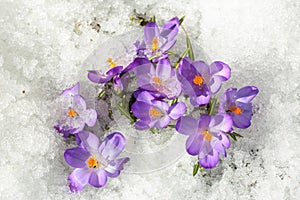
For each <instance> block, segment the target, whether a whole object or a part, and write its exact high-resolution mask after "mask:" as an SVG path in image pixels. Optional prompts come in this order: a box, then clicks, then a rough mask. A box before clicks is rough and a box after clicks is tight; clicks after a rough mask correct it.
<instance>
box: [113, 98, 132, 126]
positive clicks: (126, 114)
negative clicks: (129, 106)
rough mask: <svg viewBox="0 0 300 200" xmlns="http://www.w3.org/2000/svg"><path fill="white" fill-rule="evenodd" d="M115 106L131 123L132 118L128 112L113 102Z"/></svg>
mask: <svg viewBox="0 0 300 200" xmlns="http://www.w3.org/2000/svg"><path fill="white" fill-rule="evenodd" d="M115 106H116V107H117V108H118V109H119V111H120V113H121V114H122V115H124V116H125V117H127V118H128V119H129V120H130V121H131V122H132V123H134V122H135V121H134V119H132V118H131V116H130V114H129V113H128V112H126V111H125V110H124V109H123V108H122V107H121V106H120V105H119V104H117V103H116V104H115Z"/></svg>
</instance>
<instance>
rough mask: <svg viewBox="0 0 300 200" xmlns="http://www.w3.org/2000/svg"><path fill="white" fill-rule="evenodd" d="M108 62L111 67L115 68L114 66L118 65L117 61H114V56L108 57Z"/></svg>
mask: <svg viewBox="0 0 300 200" xmlns="http://www.w3.org/2000/svg"><path fill="white" fill-rule="evenodd" d="M106 62H108V63H109V67H110V68H113V67H115V66H116V63H114V61H113V59H112V58H108V59H107V60H106Z"/></svg>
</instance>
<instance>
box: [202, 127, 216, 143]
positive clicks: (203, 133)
mask: <svg viewBox="0 0 300 200" xmlns="http://www.w3.org/2000/svg"><path fill="white" fill-rule="evenodd" d="M202 135H203V136H204V140H206V141H211V140H212V138H213V136H212V135H211V134H210V133H209V132H208V130H206V131H203V132H202Z"/></svg>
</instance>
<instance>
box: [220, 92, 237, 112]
mask: <svg viewBox="0 0 300 200" xmlns="http://www.w3.org/2000/svg"><path fill="white" fill-rule="evenodd" d="M236 92H237V89H236V88H229V89H227V90H226V91H225V92H224V94H223V95H222V97H221V104H220V107H219V112H220V113H225V112H226V111H227V109H228V108H230V107H231V106H233V105H234V104H235V94H236Z"/></svg>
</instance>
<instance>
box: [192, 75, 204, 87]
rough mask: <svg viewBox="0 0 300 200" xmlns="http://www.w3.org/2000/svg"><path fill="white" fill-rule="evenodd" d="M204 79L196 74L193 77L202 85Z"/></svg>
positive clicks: (196, 82)
mask: <svg viewBox="0 0 300 200" xmlns="http://www.w3.org/2000/svg"><path fill="white" fill-rule="evenodd" d="M203 81H204V79H203V78H202V76H198V75H195V77H194V79H193V83H194V84H196V85H201V84H202V83H203Z"/></svg>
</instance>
